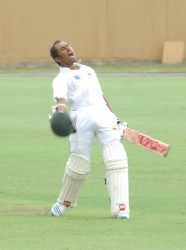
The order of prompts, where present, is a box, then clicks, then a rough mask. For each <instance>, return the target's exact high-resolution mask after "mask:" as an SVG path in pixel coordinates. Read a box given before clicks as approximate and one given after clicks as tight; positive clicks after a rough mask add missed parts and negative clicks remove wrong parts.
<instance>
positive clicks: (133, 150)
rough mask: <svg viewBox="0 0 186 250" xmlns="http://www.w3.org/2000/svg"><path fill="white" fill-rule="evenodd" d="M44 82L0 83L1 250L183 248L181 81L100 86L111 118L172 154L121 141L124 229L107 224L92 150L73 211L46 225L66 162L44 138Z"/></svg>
mask: <svg viewBox="0 0 186 250" xmlns="http://www.w3.org/2000/svg"><path fill="white" fill-rule="evenodd" d="M51 82H52V78H51V77H11V76H10V77H0V106H1V109H0V147H1V149H0V170H1V174H0V197H1V199H0V205H1V206H0V226H1V230H0V249H2V250H4V249H6V250H9V249H15V250H27V249H28V250H30V249H35V250H38V249H45V250H49V249H50V250H53V249H54V250H58V249H64V250H67V249H68V250H71V249H72V250H74V249H76V250H79V249H81V250H82V249H87V250H88V249H91V250H92V249H95V250H102V249H104V250H106V249H107V250H123V249H127V250H132V249H140V250H142V249H144V250H147V249H153V250H155V249H158V250H159V249H161V250H164V249H167V250H168V249H172V250H173V249H174V250H175V249H176V250H177V249H178V250H181V249H186V238H185V235H186V234H185V233H186V182H185V174H186V157H185V151H186V77H173V76H172V77H169V76H166V77H159V76H155V77H148V76H147V77H100V82H101V85H102V88H103V90H104V93H105V95H106V96H107V98H108V99H109V100H110V103H111V105H112V107H113V109H114V111H115V113H116V115H117V116H118V117H119V118H120V119H121V120H123V121H127V122H128V123H129V126H130V127H131V128H134V129H136V130H139V131H141V132H143V133H146V134H148V135H151V136H153V137H155V138H157V139H159V140H162V141H164V142H166V143H168V144H170V145H171V151H170V153H169V155H168V157H166V158H162V157H161V156H159V155H155V154H153V153H151V152H149V151H147V150H145V149H142V148H139V147H137V146H135V145H132V144H129V143H127V142H122V143H123V144H124V146H125V148H126V151H127V153H128V158H129V180H130V210H131V218H130V219H129V220H116V219H113V218H111V217H110V204H109V200H108V195H107V191H106V187H105V185H104V177H105V173H104V168H103V165H102V156H101V151H100V148H99V145H98V144H97V142H96V141H95V143H94V145H93V149H92V156H91V165H92V171H91V173H90V175H89V176H88V178H87V180H86V182H85V185H84V187H83V190H82V192H81V195H80V198H79V202H78V206H77V207H76V208H74V209H69V210H67V212H66V213H65V215H64V216H63V217H59V218H54V217H51V216H50V208H51V206H52V205H53V203H54V202H56V198H57V196H58V194H59V190H60V187H61V181H62V177H63V173H64V166H65V163H66V161H67V159H68V157H69V152H68V151H69V146H68V138H65V139H59V138H57V137H55V136H54V135H53V134H52V133H51V130H50V127H49V122H48V114H49V113H51V106H52V104H53V101H52V88H51Z"/></svg>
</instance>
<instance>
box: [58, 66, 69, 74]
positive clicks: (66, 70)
mask: <svg viewBox="0 0 186 250" xmlns="http://www.w3.org/2000/svg"><path fill="white" fill-rule="evenodd" d="M59 70H60V73H65V72H68V71H70V68H66V67H61V66H60V67H59Z"/></svg>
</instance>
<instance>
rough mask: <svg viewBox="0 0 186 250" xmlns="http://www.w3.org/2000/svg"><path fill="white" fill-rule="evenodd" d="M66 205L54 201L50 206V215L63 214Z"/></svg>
mask: <svg viewBox="0 0 186 250" xmlns="http://www.w3.org/2000/svg"><path fill="white" fill-rule="evenodd" d="M66 209H67V206H65V205H60V204H59V203H55V204H54V205H53V206H52V208H51V215H52V216H61V215H63V214H64V212H65V210H66Z"/></svg>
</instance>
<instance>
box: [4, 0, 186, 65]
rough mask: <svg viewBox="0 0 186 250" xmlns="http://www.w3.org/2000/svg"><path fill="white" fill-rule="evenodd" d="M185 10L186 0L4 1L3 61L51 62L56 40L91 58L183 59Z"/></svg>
mask: <svg viewBox="0 0 186 250" xmlns="http://www.w3.org/2000/svg"><path fill="white" fill-rule="evenodd" d="M185 10H186V1H185V0H154V1H153V0H94V1H92V0H79V1H77V0H71V1H64V0H45V1H43V0H26V1H25V0H16V1H15V0H0V64H12V63H14V64H15V63H24V62H51V61H52V59H51V58H50V55H49V49H50V47H51V46H52V44H53V42H54V41H55V40H64V41H66V42H68V43H69V44H70V45H71V46H72V47H73V48H74V50H75V52H76V55H77V56H78V57H79V58H81V59H83V60H87V61H98V62H99V61H118V60H119V61H121V60H157V61H163V57H164V56H165V57H166V58H164V59H165V62H166V60H168V61H167V62H169V61H170V62H172V61H171V60H173V62H176V63H177V62H182V61H183V60H185V59H186V51H185V49H184V44H185V41H186V31H185V27H186V15H185ZM170 42H171V43H170Z"/></svg>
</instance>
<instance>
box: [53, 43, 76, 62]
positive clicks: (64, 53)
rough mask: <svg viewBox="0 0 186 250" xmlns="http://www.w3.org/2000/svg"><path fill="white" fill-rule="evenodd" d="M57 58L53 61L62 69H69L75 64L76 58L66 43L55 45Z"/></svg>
mask: <svg viewBox="0 0 186 250" xmlns="http://www.w3.org/2000/svg"><path fill="white" fill-rule="evenodd" d="M55 48H56V50H57V52H58V55H59V57H57V58H55V61H56V62H58V63H60V65H61V66H63V67H70V66H72V65H73V63H74V62H76V61H77V60H76V56H75V54H74V51H73V48H72V47H71V46H70V45H69V44H68V43H66V42H59V43H57V44H56V45H55Z"/></svg>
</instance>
